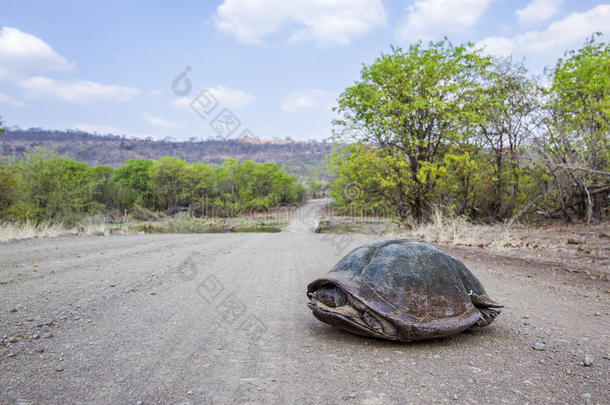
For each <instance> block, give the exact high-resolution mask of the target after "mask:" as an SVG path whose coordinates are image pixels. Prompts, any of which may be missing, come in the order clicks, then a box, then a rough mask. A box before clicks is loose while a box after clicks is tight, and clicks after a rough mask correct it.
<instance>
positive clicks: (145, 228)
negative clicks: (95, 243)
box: [0, 215, 288, 242]
mask: <svg viewBox="0 0 610 405" xmlns="http://www.w3.org/2000/svg"><path fill="white" fill-rule="evenodd" d="M287 224H288V221H287V220H284V219H282V220H277V219H274V218H258V217H257V218H251V217H237V218H189V217H188V216H185V215H176V216H175V217H167V218H163V219H161V220H157V221H138V220H133V219H130V221H129V222H128V223H122V224H112V223H105V222H103V220H101V219H100V218H93V217H92V218H86V219H83V220H82V221H81V222H80V223H79V224H78V225H77V226H76V227H74V228H66V227H65V226H63V225H62V224H60V223H51V222H44V223H40V224H38V225H36V224H33V223H31V222H29V221H28V222H25V223H22V224H18V223H3V224H0V242H7V241H10V240H18V239H29V238H56V237H61V236H68V235H98V236H104V235H116V234H119V235H125V234H137V233H214V232H280V231H281V229H282V227H284V226H285V225H287Z"/></svg>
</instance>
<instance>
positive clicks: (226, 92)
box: [206, 86, 255, 108]
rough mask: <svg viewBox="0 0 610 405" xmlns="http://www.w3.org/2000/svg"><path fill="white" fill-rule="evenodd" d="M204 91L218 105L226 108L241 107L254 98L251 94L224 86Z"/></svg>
mask: <svg viewBox="0 0 610 405" xmlns="http://www.w3.org/2000/svg"><path fill="white" fill-rule="evenodd" d="M206 90H208V91H209V92H210V93H211V94H212V96H214V97H215V98H216V99H217V100H218V102H219V103H220V104H222V105H223V106H224V107H228V108H238V107H243V106H245V105H246V104H249V103H251V102H252V101H253V100H254V98H255V97H254V96H253V95H252V94H248V93H246V92H244V91H241V90H237V89H231V88H228V87H225V86H216V87H210V88H208V89H206Z"/></svg>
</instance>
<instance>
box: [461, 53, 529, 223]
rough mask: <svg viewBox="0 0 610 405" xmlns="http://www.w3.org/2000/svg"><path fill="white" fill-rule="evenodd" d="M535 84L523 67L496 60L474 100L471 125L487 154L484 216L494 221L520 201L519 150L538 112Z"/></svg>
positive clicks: (509, 211) (507, 213) (508, 212)
mask: <svg viewBox="0 0 610 405" xmlns="http://www.w3.org/2000/svg"><path fill="white" fill-rule="evenodd" d="M537 89H538V85H537V83H536V81H535V80H534V79H532V78H530V77H528V76H527V70H526V69H525V67H524V66H523V64H514V63H513V62H512V61H511V60H510V59H501V60H496V61H495V64H494V68H493V69H491V70H490V71H489V72H488V74H487V75H486V78H485V84H484V90H483V91H482V92H481V93H480V94H479V97H478V104H479V106H478V108H477V109H476V111H477V113H478V114H479V116H478V119H477V120H476V121H475V120H473V123H476V124H475V131H476V132H477V133H478V135H479V138H480V141H481V142H482V146H483V147H484V150H487V151H489V153H488V154H487V153H485V154H481V155H480V156H481V157H484V156H489V157H490V159H489V160H490V161H489V165H488V169H490V170H489V171H490V175H491V176H490V178H489V183H490V185H491V187H490V189H489V190H486V193H485V195H486V200H488V203H487V204H486V205H487V208H486V211H487V212H486V214H488V215H489V216H490V217H492V218H495V219H497V220H502V219H504V218H506V217H508V216H510V215H512V213H513V210H514V209H515V207H516V206H517V203H518V202H519V201H521V200H523V195H521V190H520V179H521V176H522V173H521V167H522V164H521V162H520V157H521V149H522V147H523V145H524V143H525V141H526V140H528V139H529V138H531V136H532V134H533V132H534V130H535V127H536V122H535V114H536V112H537V111H538V109H539V92H538V91H537Z"/></svg>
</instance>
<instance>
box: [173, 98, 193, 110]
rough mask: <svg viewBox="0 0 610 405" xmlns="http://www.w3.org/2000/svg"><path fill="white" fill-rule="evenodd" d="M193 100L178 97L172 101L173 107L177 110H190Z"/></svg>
mask: <svg viewBox="0 0 610 405" xmlns="http://www.w3.org/2000/svg"><path fill="white" fill-rule="evenodd" d="M191 102H193V99H192V98H190V97H178V98H175V99H173V100H172V101H171V103H172V105H173V106H174V107H177V108H190V105H191Z"/></svg>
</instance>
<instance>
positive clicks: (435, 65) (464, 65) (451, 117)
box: [335, 40, 491, 220]
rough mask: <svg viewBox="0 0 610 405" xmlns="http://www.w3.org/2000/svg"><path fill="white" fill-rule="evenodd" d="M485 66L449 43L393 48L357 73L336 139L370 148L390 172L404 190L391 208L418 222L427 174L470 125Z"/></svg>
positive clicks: (431, 183) (428, 187)
mask: <svg viewBox="0 0 610 405" xmlns="http://www.w3.org/2000/svg"><path fill="white" fill-rule="evenodd" d="M490 65H491V59H490V58H487V57H484V56H481V55H480V53H479V52H478V51H477V50H476V49H474V47H473V46H472V45H470V44H469V45H465V46H454V45H452V44H451V43H450V42H449V41H448V40H444V41H441V42H431V43H430V44H429V45H428V47H424V46H422V44H421V43H418V44H415V45H411V46H410V47H409V49H408V50H407V51H403V50H402V49H400V48H393V52H392V53H391V54H389V55H382V56H381V57H379V58H378V59H377V60H376V61H375V62H374V63H373V64H372V65H370V66H364V67H363V69H362V71H361V79H360V81H359V82H357V83H356V84H355V85H354V86H351V87H348V88H347V89H346V90H345V91H344V92H343V94H341V96H340V98H339V108H338V111H339V112H340V113H342V114H343V119H341V120H336V121H335V124H336V125H337V126H339V127H340V130H339V131H338V132H337V134H338V136H339V137H341V136H345V135H347V137H348V139H349V140H354V139H356V140H359V141H361V142H364V143H369V144H372V145H374V146H375V147H376V149H374V150H375V151H376V153H379V154H381V156H380V157H381V158H382V159H383V161H384V163H385V164H388V165H390V166H393V165H396V167H393V168H392V169H391V170H390V171H391V172H393V173H395V175H396V176H400V177H401V179H400V180H397V184H396V185H397V187H398V186H400V185H403V186H404V187H400V189H399V190H397V192H395V193H393V194H392V202H393V204H394V205H406V204H408V205H409V206H410V207H412V209H413V215H414V216H415V218H416V219H418V220H419V219H422V218H424V217H425V215H426V214H427V212H428V210H429V209H430V208H431V207H430V206H429V204H428V203H427V202H428V201H429V200H430V198H431V197H432V194H433V191H434V188H435V178H436V176H434V175H432V173H431V171H430V169H431V168H432V167H433V166H434V165H439V164H441V162H442V161H443V158H444V155H445V153H447V151H448V149H449V147H450V145H452V144H455V143H458V142H460V141H461V140H462V139H463V138H464V133H463V132H462V129H463V128H464V126H465V125H468V122H469V121H471V120H472V119H473V118H476V107H477V98H476V96H477V94H478V92H479V91H480V87H481V84H480V80H479V79H480V77H481V76H482V75H483V73H484V72H485V71H486V70H487V68H488V67H489V66H490ZM431 165H432V166H431ZM405 169H406V171H405ZM403 176H404V177H406V178H402V177H403ZM403 183H404V184H403Z"/></svg>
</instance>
